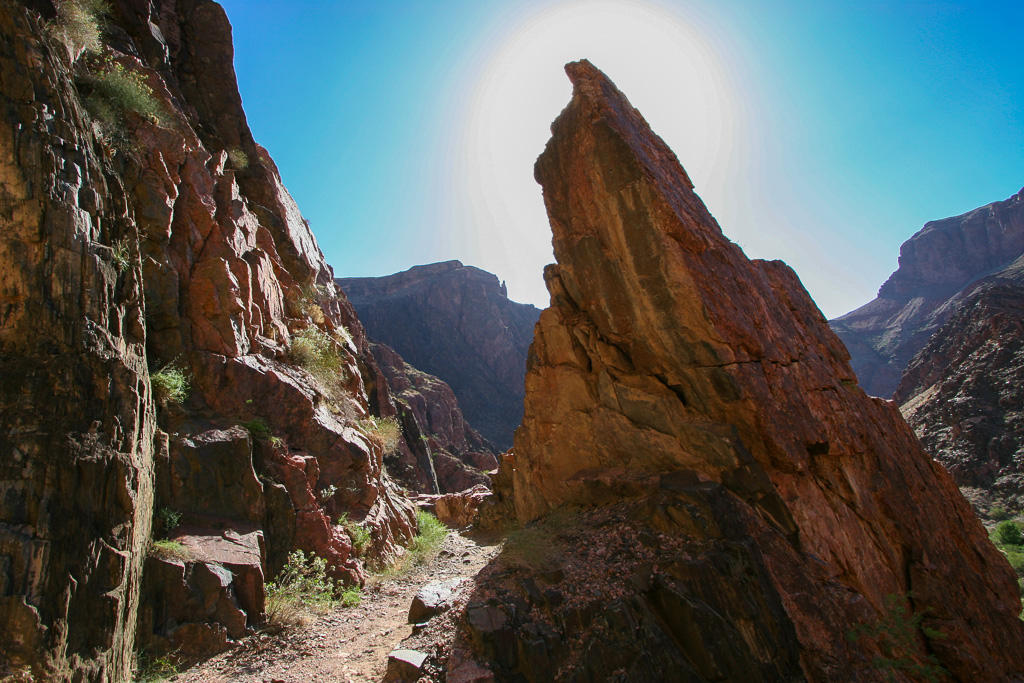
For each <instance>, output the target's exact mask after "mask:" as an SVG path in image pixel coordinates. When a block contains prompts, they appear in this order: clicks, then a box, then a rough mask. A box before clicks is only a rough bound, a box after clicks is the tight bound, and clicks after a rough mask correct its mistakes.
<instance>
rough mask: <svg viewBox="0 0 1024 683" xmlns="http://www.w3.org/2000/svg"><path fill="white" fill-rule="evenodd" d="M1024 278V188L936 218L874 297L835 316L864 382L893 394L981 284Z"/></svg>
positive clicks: (906, 248)
mask: <svg viewBox="0 0 1024 683" xmlns="http://www.w3.org/2000/svg"><path fill="white" fill-rule="evenodd" d="M1004 282H1014V283H1018V284H1022V283H1024V190H1022V191H1021V192H1018V193H1017V194H1016V195H1014V196H1013V197H1010V198H1009V199H1007V200H1005V201H999V202H993V203H992V204H988V205H987V206H983V207H981V208H978V209H975V210H973V211H969V212H967V213H965V214H963V215H960V216H955V217H952V218H946V219H943V220H939V221H931V222H929V223H926V224H925V226H924V227H923V228H922V229H921V230H920V231H919V232H918V233H917V234H915V235H914V236H913V237H911V238H910V239H909V240H907V241H906V242H904V243H903V245H902V246H901V247H900V257H899V268H898V269H897V270H896V271H895V272H894V273H893V274H892V275H890V276H889V279H888V280H886V282H885V283H884V284H883V285H882V287H881V288H880V289H879V290H878V296H877V297H876V298H875V300H873V301H871V302H869V303H867V304H865V305H864V306H861V307H860V308H858V309H857V310H855V311H851V312H850V313H847V314H846V315H844V316H841V317H839V318H836V319H835V320H832V321H830V325H831V326H832V329H833V330H835V332H836V334H838V335H839V337H840V339H842V340H843V343H845V344H846V347H847V348H848V349H849V350H850V354H851V356H852V360H851V363H852V365H853V369H854V371H855V372H856V373H857V378H858V380H859V381H860V384H861V387H863V388H864V390H865V391H867V392H868V393H869V394H871V395H873V396H881V397H883V398H888V397H890V396H892V394H893V392H894V391H895V390H896V387H897V385H898V384H899V383H900V378H901V377H902V374H903V371H904V369H906V367H907V365H908V364H909V362H910V360H911V359H912V358H913V357H914V356H915V355H916V354H917V353H918V352H919V351H920V350H921V349H922V348H924V346H925V344H927V343H928V339H929V338H930V337H931V335H932V334H934V333H935V331H936V330H938V329H939V327H941V326H942V325H943V323H945V321H946V320H948V319H949V317H950V316H951V315H953V313H954V312H955V311H956V310H957V308H958V307H960V306H962V305H963V304H964V302H965V301H966V300H967V299H969V298H970V297H971V296H972V295H973V294H974V293H976V292H978V291H980V290H981V289H983V288H985V287H988V286H991V285H993V284H999V283H1004Z"/></svg>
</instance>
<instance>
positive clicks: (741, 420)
mask: <svg viewBox="0 0 1024 683" xmlns="http://www.w3.org/2000/svg"><path fill="white" fill-rule="evenodd" d="M567 71H568V73H569V76H570V78H571V80H572V82H573V86H574V90H573V98H572V101H571V102H570V104H569V105H568V106H567V107H566V109H565V110H563V112H562V113H561V115H560V116H559V117H558V119H557V120H556V121H555V123H554V124H553V125H552V138H551V140H550V142H549V143H548V146H547V148H546V149H545V151H544V153H543V154H542V155H541V157H540V159H539V160H538V162H537V165H536V177H537V179H538V181H539V182H540V183H541V185H542V186H543V188H544V200H545V204H546V207H547V210H548V215H549V217H550V221H551V226H552V231H553V234H554V240H553V242H554V251H555V256H556V258H557V259H558V265H555V266H549V267H548V269H547V271H546V273H545V278H546V280H547V283H548V288H549V290H550V292H551V306H550V307H549V308H548V309H546V310H545V311H544V312H543V314H542V315H541V319H540V323H539V324H538V327H537V335H536V338H535V341H534V343H533V346H532V348H531V352H530V357H529V361H528V371H527V376H526V408H525V415H524V419H523V424H522V426H521V427H520V429H519V430H518V431H517V432H516V439H515V448H514V452H515V456H514V458H515V459H514V471H513V481H514V490H513V492H512V499H513V502H514V506H515V510H516V513H517V515H518V517H519V518H520V520H522V521H528V520H532V519H536V518H538V517H540V516H542V515H544V514H545V513H546V512H548V511H549V510H551V509H552V508H554V507H555V506H561V505H566V504H577V505H583V506H593V505H598V506H600V505H609V504H615V503H617V502H619V501H626V506H627V509H626V511H625V512H624V514H627V515H630V516H631V518H632V519H636V520H639V521H641V522H643V523H644V524H645V525H646V526H647V527H648V529H649V530H650V531H652V532H654V531H658V532H662V533H667V534H668V535H669V537H670V538H671V539H674V541H673V542H674V559H673V560H672V563H671V564H670V565H669V566H663V565H662V564H660V563H657V562H656V563H654V565H653V566H652V567H651V571H650V573H649V574H646V575H644V576H641V577H640V578H639V579H638V580H639V581H640V585H641V586H645V585H650V586H652V587H653V588H652V589H650V590H646V589H643V588H642V587H641V589H640V590H639V591H638V593H639V597H638V601H636V600H633V598H631V597H629V595H628V594H624V593H620V595H622V596H623V600H626V601H627V602H628V604H625V605H624V604H622V603H621V602H620V601H616V600H614V599H610V596H603V597H600V598H598V596H592V595H589V594H588V593H586V592H583V593H579V592H577V593H573V594H567V595H563V596H562V598H563V599H564V600H565V601H566V602H568V603H570V604H577V605H579V606H580V608H581V609H583V608H584V607H585V608H586V609H585V610H584V612H582V613H581V615H580V618H581V619H586V621H583V622H582V623H584V624H586V623H591V624H596V625H599V626H600V627H599V628H597V627H594V628H587V629H586V630H584V631H583V632H582V633H581V638H582V640H583V641H584V642H583V643H582V644H581V645H580V647H581V648H584V649H590V650H592V651H593V652H594V657H595V658H597V659H595V660H594V662H593V663H592V664H591V663H589V662H588V660H587V659H586V658H584V659H583V660H582V663H581V664H580V666H579V667H578V668H576V669H575V670H574V673H573V675H572V677H571V678H570V680H598V679H601V678H602V675H603V673H602V672H605V669H604V668H602V667H603V666H604V664H602V663H601V662H600V661H597V660H600V659H601V655H602V653H605V654H606V655H607V654H608V653H612V655H614V656H618V655H616V654H615V653H620V652H621V649H626V648H631V647H639V648H643V647H644V645H645V644H646V643H657V644H659V646H663V647H664V648H667V649H666V650H659V651H658V654H657V657H656V658H652V660H651V661H649V662H647V663H646V664H644V665H643V666H640V665H639V664H638V665H637V666H638V667H639V668H630V667H631V666H632V665H630V664H628V662H625V660H624V662H623V664H622V667H621V668H623V669H624V670H625V671H626V679H628V680H651V676H654V675H657V676H661V677H665V676H676V675H678V674H677V672H678V671H683V670H686V671H690V670H692V671H693V672H695V673H692V674H689V675H690V678H687V677H686V676H679V677H680V678H681V679H683V680H723V677H724V679H726V680H747V681H753V680H765V681H768V680H790V679H799V678H800V677H806V678H807V679H809V680H815V681H838V680H885V675H886V672H884V671H881V670H877V669H874V668H872V658H873V657H875V656H876V655H878V654H879V649H878V647H879V645H878V642H877V641H876V640H875V639H872V638H864V639H861V640H858V641H857V642H856V643H854V642H851V641H850V640H849V639H848V638H847V635H848V633H849V631H850V629H851V627H852V626H853V625H855V624H878V623H883V622H885V621H886V619H887V616H886V614H887V612H886V608H885V602H886V596H910V609H911V610H913V611H915V612H917V613H918V614H921V615H922V617H923V624H924V625H925V626H927V627H930V628H933V629H936V630H938V631H941V632H942V633H944V634H945V637H943V638H932V637H929V636H928V635H927V634H928V632H926V631H923V630H922V631H917V632H916V633H914V634H913V638H912V639H911V642H912V645H911V646H909V648H910V651H909V652H906V653H904V654H906V655H907V656H908V657H911V658H913V659H915V660H916V661H918V662H921V663H924V662H925V661H926V659H925V658H926V656H927V655H928V654H929V653H931V654H934V656H935V657H937V659H938V661H939V662H941V665H942V666H943V667H945V668H946V669H948V670H949V671H950V672H951V674H952V675H953V676H954V677H955V678H957V679H959V680H972V681H1005V680H1017V679H1020V678H1021V677H1022V676H1024V650H1022V648H1021V647H1020V645H1021V644H1022V642H1024V624H1022V623H1021V622H1020V621H1019V620H1018V619H1017V614H1018V613H1019V612H1020V608H1021V606H1020V601H1019V599H1018V597H1017V587H1016V581H1015V577H1014V574H1013V572H1012V570H1011V569H1010V567H1009V566H1008V564H1007V563H1006V561H1005V559H1004V558H1003V557H1002V556H1001V555H1000V554H999V553H998V552H997V551H996V550H995V548H994V547H993V546H992V545H991V543H990V542H989V541H988V539H987V537H986V535H985V532H984V530H983V528H982V527H981V524H980V523H979V522H978V520H977V518H976V517H975V516H974V514H973V513H972V511H971V509H970V507H969V506H968V505H967V503H966V501H964V499H963V498H962V497H961V495H960V494H959V492H958V490H957V488H956V486H955V484H954V483H953V480H952V479H951V477H950V476H949V475H948V473H947V472H946V471H945V470H944V469H943V468H942V467H941V466H940V465H938V464H937V463H935V462H934V461H932V460H931V458H929V457H928V456H927V455H926V454H925V453H924V451H923V450H922V449H921V447H920V445H919V444H918V442H917V439H916V437H915V436H914V434H913V432H912V431H911V430H910V428H909V427H908V426H907V425H906V423H905V422H904V421H903V419H902V417H901V416H900V413H899V411H898V409H897V407H896V406H895V404H893V403H889V402H886V401H882V400H877V399H872V398H870V397H868V396H867V395H866V394H865V393H864V392H863V391H862V390H861V389H860V388H858V387H857V386H856V383H855V381H854V375H853V372H852V370H851V369H850V367H849V364H848V355H847V353H846V350H845V348H844V347H843V345H842V343H841V342H840V341H839V339H838V338H837V337H836V336H835V334H833V333H832V331H831V330H830V329H829V327H828V325H827V323H826V321H825V319H824V317H823V316H822V315H821V313H820V312H819V311H818V310H817V308H816V307H815V305H814V303H813V301H812V300H811V299H810V297H809V296H808V295H807V293H806V291H805V290H804V289H803V287H802V286H801V284H800V282H799V280H798V279H797V277H796V275H795V274H794V273H793V271H792V270H790V269H789V268H788V267H787V266H785V265H784V264H782V263H781V262H777V261H775V262H764V261H750V260H748V259H747V258H746V257H745V256H744V255H743V253H742V251H741V250H740V249H739V248H738V247H737V246H735V245H734V244H732V243H731V242H729V241H728V240H727V239H725V237H724V236H723V235H722V232H721V230H720V229H719V227H718V225H717V224H716V222H715V221H714V219H713V218H712V217H711V216H710V214H709V213H708V211H707V209H706V208H705V207H704V205H703V203H702V202H701V201H700V199H699V198H698V197H697V195H696V194H694V192H693V189H692V184H691V183H690V181H689V179H688V177H687V175H686V173H685V171H684V170H683V169H682V167H681V166H680V165H679V162H678V160H677V159H676V157H675V155H674V154H673V153H672V152H671V150H669V149H668V147H667V146H666V145H665V144H664V142H663V141H662V140H661V139H660V138H658V137H657V136H656V135H654V133H652V132H651V130H650V129H649V127H648V126H647V124H646V122H645V121H644V120H643V118H642V117H641V115H640V114H639V113H638V112H637V111H636V110H635V109H633V108H632V106H630V104H629V102H628V101H627V100H626V98H625V97H624V96H623V95H622V94H621V93H620V92H619V91H618V90H617V89H616V88H615V86H614V85H613V84H612V83H611V82H610V81H609V80H608V79H607V78H606V77H605V76H604V75H603V74H602V73H601V72H599V71H598V70H597V69H595V68H594V67H593V66H592V65H590V64H589V63H588V62H585V61H584V62H578V63H573V64H570V65H568V66H567ZM638 533H639V532H638ZM636 552H639V550H638V551H636ZM614 556H615V554H614V553H612V555H611V557H614ZM642 561H643V558H638V562H642ZM616 573H618V570H616ZM648 582H649V584H648ZM583 585H585V583H584V584H583ZM581 590H582V589H581ZM494 606H495V605H491V607H494ZM510 610H514V611H515V612H516V617H515V618H514V619H512V618H511V617H510V613H509V611H510ZM499 612H503V613H504V615H503V614H499V613H496V612H494V611H493V610H491V611H487V610H484V611H481V612H477V613H475V614H474V613H471V614H469V619H470V620H473V619H476V620H477V621H478V622H479V626H480V628H478V629H477V630H478V631H480V630H481V629H482V630H484V631H489V632H492V633H496V634H497V635H496V636H495V638H496V640H495V641H494V642H496V643H498V645H496V647H506V648H507V647H512V648H513V651H516V650H515V648H516V647H519V648H521V649H520V650H518V652H525V651H529V652H530V653H531V654H530V657H529V658H527V657H519V658H516V657H514V656H513V657H511V658H510V657H505V658H504V660H503V661H505V662H508V663H510V666H511V667H512V673H509V672H508V671H506V672H505V673H508V674H509V675H514V674H515V673H522V674H523V675H527V677H529V674H528V673H526V669H525V668H524V667H525V666H526V663H530V664H529V665H530V666H534V667H536V666H537V662H541V663H542V664H543V668H540V669H538V668H534V669H533V671H534V674H535V677H536V678H537V679H539V680H547V679H548V677H549V676H552V675H554V674H553V672H554V671H557V670H558V667H559V665H560V662H562V661H565V660H563V659H562V658H561V657H562V655H560V654H559V653H558V652H557V651H556V650H552V649H551V648H550V647H549V645H548V639H547V638H546V636H545V635H544V634H545V633H546V631H545V629H546V628H549V626H545V625H544V620H543V619H541V618H540V617H539V616H538V613H535V612H533V611H532V608H531V607H530V605H528V604H527V605H523V604H514V605H513V606H512V607H503V608H501V609H500V610H499ZM531 615H533V616H531ZM711 615H717V617H715V618H711ZM506 626H508V628H507V629H505V627H506ZM570 627H571V622H567V625H566V627H565V630H564V631H563V632H562V633H561V634H558V633H556V634H555V635H556V638H557V637H559V635H561V636H564V635H565V634H566V633H568V632H570ZM502 629H505V631H504V632H503V631H502ZM470 631H471V632H472V631H473V629H470ZM655 631H662V632H667V634H668V635H667V637H660V636H657V634H656V633H654V632H655ZM531 633H532V635H531ZM648 636H650V637H648ZM477 645H478V646H479V647H483V646H484V645H486V643H481V642H478V643H477ZM484 649H486V648H484ZM632 651H633V650H629V651H627V652H626V653H625V654H623V656H624V657H626V659H628V654H629V652H632ZM545 653H547V654H545ZM612 655H608V656H612ZM734 662H741V663H743V664H742V666H740V667H734V664H733V663H734ZM605 663H607V661H605ZM683 664H686V665H687V666H688V667H690V668H689V669H682V668H679V667H682V666H683ZM644 667H646V668H644ZM652 667H653V668H652ZM615 668H616V667H612V669H613V670H614V669H615ZM545 672H550V673H545ZM893 673H894V675H895V676H896V678H897V680H911V678H910V677H909V676H908V675H907V674H906V672H903V671H899V670H897V671H895V672H893Z"/></svg>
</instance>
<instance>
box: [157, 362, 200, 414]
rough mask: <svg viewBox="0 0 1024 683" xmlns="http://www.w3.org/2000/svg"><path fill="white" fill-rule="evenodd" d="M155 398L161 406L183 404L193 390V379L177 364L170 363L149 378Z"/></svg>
mask: <svg viewBox="0 0 1024 683" xmlns="http://www.w3.org/2000/svg"><path fill="white" fill-rule="evenodd" d="M149 381H150V384H151V385H152V387H153V397H154V399H155V400H156V402H157V403H158V404H159V405H161V406H166V405H168V404H171V403H174V404H178V403H183V402H184V401H185V399H186V398H188V393H189V391H190V389H191V386H190V381H191V378H190V376H189V375H188V374H186V373H185V371H184V370H182V369H181V368H180V367H178V366H177V365H176V363H175V362H171V363H168V364H167V365H165V366H164V367H162V368H160V369H159V370H157V371H156V372H154V373H153V374H151V375H150V376H149Z"/></svg>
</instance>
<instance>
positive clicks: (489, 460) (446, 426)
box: [370, 344, 498, 493]
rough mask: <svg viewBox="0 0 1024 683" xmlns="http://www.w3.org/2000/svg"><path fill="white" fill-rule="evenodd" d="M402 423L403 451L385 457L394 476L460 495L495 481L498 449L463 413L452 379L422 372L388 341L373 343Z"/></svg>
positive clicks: (413, 485)
mask: <svg viewBox="0 0 1024 683" xmlns="http://www.w3.org/2000/svg"><path fill="white" fill-rule="evenodd" d="M370 347H371V350H372V351H373V357H374V358H375V359H376V360H377V364H378V365H379V366H380V369H381V372H383V373H384V377H385V378H386V379H387V382H388V387H389V388H390V390H391V396H392V399H393V400H394V403H395V406H396V407H397V408H398V413H399V418H400V419H401V423H402V432H403V438H402V441H401V443H400V444H399V447H398V449H397V450H396V451H395V452H394V453H391V454H388V455H386V456H385V463H386V464H387V467H388V472H389V473H390V474H391V476H393V477H395V478H396V479H398V480H400V481H401V482H402V483H403V484H405V485H406V487H407V488H409V489H410V490H412V491H418V492H422V493H454V492H456V491H463V490H465V489H469V488H472V487H474V486H477V485H479V484H483V485H484V486H489V485H490V479H489V478H488V477H487V475H486V474H485V472H487V471H489V470H492V469H494V468H495V467H497V466H498V461H497V457H496V456H497V453H498V451H497V449H496V448H495V447H494V446H492V445H491V444H490V443H489V442H488V441H487V440H486V439H485V438H483V437H482V436H480V434H479V432H477V431H476V430H475V429H473V428H472V427H470V426H469V423H468V422H466V420H465V419H464V418H463V417H462V410H461V409H460V408H459V402H458V400H457V399H456V398H455V393H454V392H453V391H452V388H451V387H450V386H448V384H447V383H445V382H443V381H441V380H440V379H439V378H437V377H434V376H433V375H428V374H427V373H425V372H420V371H419V370H417V369H416V368H414V367H412V366H411V365H409V364H408V363H406V362H405V361H403V360H402V357H401V356H399V355H398V354H397V353H395V351H394V349H392V348H391V347H389V346H387V345H385V344H371V345H370Z"/></svg>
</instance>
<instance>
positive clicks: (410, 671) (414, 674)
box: [384, 650, 427, 683]
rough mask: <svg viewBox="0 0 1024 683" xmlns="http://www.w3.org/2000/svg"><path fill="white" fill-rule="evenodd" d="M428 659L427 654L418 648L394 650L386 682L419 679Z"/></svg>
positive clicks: (393, 682) (389, 660)
mask: <svg viewBox="0 0 1024 683" xmlns="http://www.w3.org/2000/svg"><path fill="white" fill-rule="evenodd" d="M426 661H427V655H425V654H424V653H422V652H419V651H417V650H392V651H391V654H389V655H388V669H387V672H386V673H385V674H384V680H385V681H386V683H397V682H398V681H415V680H418V679H419V677H420V674H421V673H422V672H423V665H424V664H425V663H426Z"/></svg>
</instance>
